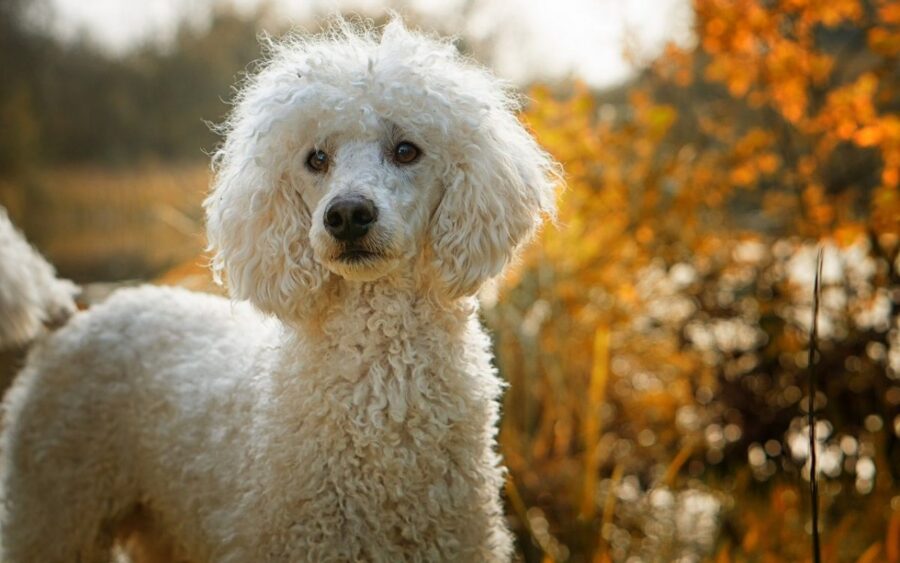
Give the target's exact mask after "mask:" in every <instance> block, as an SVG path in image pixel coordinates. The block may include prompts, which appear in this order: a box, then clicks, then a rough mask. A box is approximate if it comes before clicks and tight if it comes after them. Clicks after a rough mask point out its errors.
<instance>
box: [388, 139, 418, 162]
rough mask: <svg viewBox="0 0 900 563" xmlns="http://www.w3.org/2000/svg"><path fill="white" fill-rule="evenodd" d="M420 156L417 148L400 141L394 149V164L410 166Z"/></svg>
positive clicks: (407, 142)
mask: <svg viewBox="0 0 900 563" xmlns="http://www.w3.org/2000/svg"><path fill="white" fill-rule="evenodd" d="M420 154H422V153H421V151H420V150H419V147H417V146H416V145H414V144H412V143H410V142H409V141H402V142H400V143H398V144H397V146H396V147H394V162H396V163H397V164H412V163H413V162H415V161H416V160H417V159H418V158H419V155H420Z"/></svg>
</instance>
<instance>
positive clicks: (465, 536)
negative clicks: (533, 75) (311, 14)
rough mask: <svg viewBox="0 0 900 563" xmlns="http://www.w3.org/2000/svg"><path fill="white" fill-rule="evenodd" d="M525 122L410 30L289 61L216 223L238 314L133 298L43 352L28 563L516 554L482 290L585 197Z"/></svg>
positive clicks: (218, 180)
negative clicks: (564, 187) (561, 210)
mask: <svg viewBox="0 0 900 563" xmlns="http://www.w3.org/2000/svg"><path fill="white" fill-rule="evenodd" d="M517 109H518V101H517V99H516V97H515V96H514V95H513V94H512V91H511V89H510V88H509V87H507V86H506V85H505V84H503V83H502V82H501V81H499V80H498V79H496V78H495V77H493V76H492V75H491V74H490V73H489V72H488V71H486V70H485V69H483V68H481V67H479V66H478V65H477V64H475V63H473V62H470V61H468V60H466V59H465V58H464V57H462V56H461V55H460V54H459V53H458V52H457V51H456V49H455V48H454V46H453V45H452V43H450V42H448V41H444V40H440V39H437V38H434V37H431V36H426V35H423V34H421V33H418V32H414V31H410V30H408V29H406V28H405V27H404V25H403V24H402V23H401V22H400V21H399V20H396V19H394V20H393V21H391V22H390V23H389V24H387V25H386V26H385V27H384V28H383V29H382V30H380V31H379V30H375V29H371V28H363V29H360V28H354V27H353V26H351V25H350V24H348V23H346V22H343V21H337V22H336V23H334V24H333V25H332V26H331V28H330V30H329V31H327V32H325V33H323V34H321V35H319V36H316V37H311V38H291V39H288V40H284V41H281V42H277V43H273V44H272V45H271V46H270V52H269V55H268V58H267V60H266V62H264V63H263V64H262V65H261V67H260V69H259V70H258V72H256V73H255V75H253V76H251V77H250V78H248V79H247V80H246V82H245V84H243V86H242V87H241V89H240V92H239V94H238V95H237V99H236V102H235V107H234V109H233V112H232V114H231V116H230V118H229V119H228V120H227V122H226V123H225V125H224V126H223V129H222V130H223V134H224V136H225V140H224V143H223V145H222V146H221V148H220V149H219V150H218V151H217V153H216V154H215V156H214V170H215V177H214V180H213V185H212V188H211V191H210V194H209V196H208V198H207V199H206V201H205V204H204V207H205V211H206V219H207V234H208V240H209V252H210V254H211V256H212V259H211V267H212V270H213V273H214V275H215V276H216V278H217V279H218V280H220V281H221V282H222V283H224V284H225V285H226V286H227V288H228V291H229V294H230V297H231V300H230V301H229V300H227V299H224V298H220V297H215V296H211V295H205V294H199V293H191V292H188V291H185V290H179V289H173V288H161V287H140V288H136V289H124V290H120V291H118V292H116V293H115V294H114V295H113V296H111V297H110V298H109V299H108V300H107V301H106V302H104V303H103V304H101V305H98V306H95V307H93V308H91V309H90V310H88V311H86V312H81V313H78V314H76V315H74V316H73V317H72V318H71V319H70V320H69V321H68V323H67V324H66V325H65V326H64V327H63V328H61V329H59V330H58V331H56V332H54V333H52V334H51V335H49V336H47V337H46V338H44V339H42V340H39V341H38V342H36V343H35V344H34V346H33V349H32V350H31V352H30V354H29V358H28V361H27V364H26V366H25V368H24V369H23V370H22V372H21V373H20V374H19V376H18V377H17V379H16V382H15V383H14V385H13V387H12V388H11V390H10V391H9V393H8V394H7V396H6V398H5V401H4V412H3V417H4V419H3V420H4V422H3V433H2V437H0V453H2V456H0V495H2V513H0V560H2V561H3V562H4V563H25V562H28V563H33V562H35V561H40V562H42V563H63V562H65V563H71V562H74V561H78V562H81V563H95V562H101V561H103V562H105V561H108V560H109V558H110V550H111V547H112V546H113V545H114V542H115V540H116V538H117V537H122V536H121V534H123V533H124V534H126V535H127V542H126V543H125V546H126V548H128V549H131V550H132V553H133V554H139V555H135V557H137V558H146V559H149V558H153V557H157V558H164V559H166V560H174V561H192V562H206V561H215V562H222V563H248V562H254V563H255V562H297V561H508V560H509V559H510V558H511V556H512V551H513V546H512V538H511V534H510V532H509V530H508V527H507V525H506V522H505V518H504V514H503V509H502V503H501V489H502V486H503V484H504V479H505V473H504V469H503V467H502V464H501V459H500V456H499V454H498V452H497V444H496V432H497V421H498V409H499V397H500V395H501V391H502V388H503V384H502V383H501V380H500V379H499V377H498V375H497V373H496V370H495V368H494V367H493V365H492V354H491V349H490V348H491V347H490V341H489V338H488V337H487V335H486V334H485V332H484V331H483V329H482V328H481V326H480V323H479V320H478V301H477V298H476V293H477V292H478V290H479V288H481V287H482V286H483V285H484V284H485V283H486V282H488V281H489V280H491V279H492V278H495V277H497V276H499V275H501V273H502V272H503V271H504V269H505V268H506V266H507V265H508V264H509V263H510V261H511V260H513V259H514V258H515V256H516V254H517V252H518V251H519V250H520V249H521V247H522V246H523V245H524V244H525V243H526V242H527V241H528V240H529V239H530V238H532V236H533V234H534V233H535V231H536V230H537V229H538V228H539V226H540V225H541V224H542V223H543V222H544V221H545V220H546V219H547V218H549V217H551V216H552V215H553V212H554V208H555V200H556V191H557V190H556V188H557V186H558V185H559V172H558V165H557V164H556V163H555V162H554V161H553V159H552V158H551V157H550V156H549V155H548V154H547V153H546V152H544V151H543V150H542V149H541V148H540V147H539V146H538V144H537V143H536V141H535V140H534V138H533V137H532V136H531V135H530V134H529V132H528V131H527V130H526V128H525V127H523V125H522V124H521V123H520V122H519V120H518V119H517V117H516V111H517ZM123 529H124V530H125V532H122V530H123ZM129 546H130V547H129ZM154 554H156V555H154ZM160 554H162V555H160Z"/></svg>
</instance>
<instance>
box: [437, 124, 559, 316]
mask: <svg viewBox="0 0 900 563" xmlns="http://www.w3.org/2000/svg"><path fill="white" fill-rule="evenodd" d="M557 168H558V165H556V164H555V162H554V161H553V160H552V159H551V158H550V157H549V156H548V155H547V153H545V152H544V151H543V150H542V149H541V148H540V147H539V146H538V145H537V143H536V142H535V140H534V139H533V138H532V136H531V135H530V134H529V133H528V131H526V130H525V128H524V127H523V126H522V124H521V123H520V122H519V121H518V119H517V118H516V116H515V115H514V114H513V113H512V111H510V110H509V109H507V108H493V109H489V110H487V113H486V114H485V115H484V118H483V119H481V120H480V123H479V124H478V125H477V126H476V128H475V129H474V130H473V131H471V137H470V141H469V142H468V143H467V144H466V146H465V147H464V149H463V153H462V154H461V155H460V156H459V158H458V159H457V162H455V163H454V164H453V166H451V167H450V170H449V172H448V174H447V175H446V176H445V178H444V194H443V199H442V200H441V202H440V204H439V206H438V209H437V210H436V212H435V217H434V219H433V223H432V227H431V229H432V231H431V234H432V241H433V252H434V266H435V268H436V270H437V273H438V278H439V283H440V287H441V288H442V290H443V291H445V292H447V293H448V294H449V296H450V297H451V298H457V297H463V296H467V295H472V294H474V293H475V292H477V291H478V289H479V288H480V287H481V285H482V284H483V283H484V282H485V281H487V280H489V279H490V278H493V277H495V276H497V275H499V274H500V273H501V272H502V271H503V269H504V267H505V266H506V265H507V264H508V263H509V261H510V259H511V258H512V257H513V256H515V253H516V251H517V249H518V248H519V247H520V246H521V245H522V244H523V243H524V242H526V241H527V240H528V239H529V238H530V237H531V235H532V234H533V233H534V231H535V229H536V228H537V227H538V225H540V223H541V222H542V220H543V219H544V218H545V217H546V216H547V215H552V214H553V212H554V209H555V203H556V201H555V200H556V197H555V192H556V190H555V188H556V186H557V184H558V180H559V174H558V173H557Z"/></svg>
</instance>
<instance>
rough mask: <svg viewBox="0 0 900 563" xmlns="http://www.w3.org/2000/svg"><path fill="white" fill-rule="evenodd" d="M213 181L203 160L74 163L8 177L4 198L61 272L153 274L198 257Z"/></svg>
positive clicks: (105, 276) (88, 276)
mask: <svg viewBox="0 0 900 563" xmlns="http://www.w3.org/2000/svg"><path fill="white" fill-rule="evenodd" d="M208 186H209V168H208V166H206V165H204V164H194V165H182V166H162V165H155V166H154V165H147V166H141V167H137V168H130V169H124V168H123V169H110V168H102V167H72V168H64V169H60V170H51V171H46V172H41V173H37V174H35V175H33V176H30V177H28V179H27V180H19V181H17V182H8V183H6V184H5V185H3V186H2V189H0V204H2V205H4V206H6V207H7V209H9V211H10V215H11V216H12V218H13V220H14V221H15V222H16V223H17V224H18V225H20V226H21V227H22V228H23V229H24V231H25V233H26V235H27V236H28V238H29V240H30V241H32V242H33V243H34V244H35V245H36V246H37V247H38V248H40V249H41V251H42V252H43V253H44V254H45V255H46V256H47V257H48V258H49V259H50V261H51V262H52V263H53V264H54V265H55V266H56V267H57V269H58V270H59V271H60V273H61V274H62V275H64V276H67V277H70V278H72V279H73V280H76V281H79V282H90V281H99V280H104V281H111V280H121V279H133V278H139V279H140V278H145V279H146V278H152V277H154V276H156V275H159V274H160V273H161V272H164V271H165V270H167V269H168V268H170V267H173V266H176V265H178V264H181V263H182V262H184V261H189V260H191V259H199V257H200V255H201V252H202V249H203V247H204V245H205V239H204V235H203V222H202V210H201V209H200V204H201V202H202V201H203V198H204V196H205V194H206V191H207V189H208Z"/></svg>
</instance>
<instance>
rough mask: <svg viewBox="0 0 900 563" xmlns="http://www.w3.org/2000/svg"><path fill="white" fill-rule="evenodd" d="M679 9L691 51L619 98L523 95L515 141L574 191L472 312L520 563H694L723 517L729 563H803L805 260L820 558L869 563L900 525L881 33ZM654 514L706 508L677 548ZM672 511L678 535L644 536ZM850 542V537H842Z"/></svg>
mask: <svg viewBox="0 0 900 563" xmlns="http://www.w3.org/2000/svg"><path fill="white" fill-rule="evenodd" d="M693 4H694V10H695V15H696V23H695V28H696V33H697V44H696V45H695V46H693V47H689V48H679V47H676V46H670V47H669V48H668V49H667V50H666V51H665V53H664V54H663V55H662V56H661V57H659V59H658V60H656V61H655V62H654V63H653V64H652V65H651V67H650V69H648V71H647V72H646V73H644V74H643V75H642V76H641V77H640V78H639V79H638V80H637V81H636V82H635V83H633V84H630V85H627V86H626V87H623V89H622V90H621V91H617V92H612V93H608V94H607V96H608V97H607V98H604V96H603V95H600V96H596V95H594V94H592V93H591V92H589V91H587V90H586V89H585V88H584V87H581V86H578V85H576V86H575V88H574V89H573V90H572V91H571V92H569V93H568V94H564V93H557V94H555V95H554V94H553V93H552V92H551V91H550V90H548V89H546V88H536V89H534V90H533V91H532V97H533V99H534V100H533V103H532V104H531V106H530V109H529V111H528V112H527V114H526V119H527V120H528V122H529V123H530V124H531V126H532V127H533V128H534V130H535V132H536V133H537V135H538V137H539V139H540V140H541V142H542V143H543V144H544V146H546V147H548V149H549V150H550V151H551V152H552V153H553V154H554V155H555V156H556V157H557V158H559V159H560V160H561V162H562V163H563V164H564V166H565V169H566V172H567V179H568V184H569V189H568V190H567V192H566V193H565V197H564V198H563V199H562V209H561V213H560V228H559V229H549V230H548V232H547V233H546V234H545V237H544V242H543V244H542V245H541V246H540V247H538V248H536V249H534V250H533V251H532V252H531V253H530V254H529V255H528V256H527V258H526V261H525V264H524V266H523V268H522V270H521V271H520V272H519V273H518V275H516V276H513V277H512V278H510V279H509V280H508V282H507V291H508V295H507V296H506V298H505V300H504V301H503V302H501V304H500V305H498V306H497V307H496V308H495V309H493V310H490V311H489V312H488V320H489V322H490V323H491V325H492V326H494V327H495V330H496V333H497V339H498V349H499V354H500V365H501V369H502V370H503V372H504V374H506V376H507V377H508V378H509V379H510V380H511V381H512V385H511V389H510V393H509V395H508V399H507V406H506V415H505V417H504V419H503V423H504V426H503V429H502V435H503V444H504V454H505V455H506V458H507V460H508V461H509V465H510V467H511V473H512V478H513V479H512V485H511V487H512V489H511V497H512V498H513V499H518V506H519V507H520V510H519V511H518V513H519V514H518V516H519V521H520V523H521V528H520V531H521V533H522V534H523V538H527V539H525V541H523V545H524V546H525V547H526V554H527V558H528V559H529V560H531V559H532V558H533V559H534V560H537V558H538V557H539V556H538V554H542V555H541V556H546V555H549V556H550V557H552V558H556V559H561V558H565V557H564V556H573V557H575V556H577V558H579V559H582V560H583V559H588V558H591V557H593V558H594V560H596V561H605V560H610V559H613V560H624V559H625V558H626V557H627V556H628V555H634V554H636V555H639V556H641V555H646V556H649V557H657V558H658V557H662V558H663V559H669V560H674V559H677V558H678V557H682V556H684V557H691V558H696V557H710V556H712V554H713V552H712V551H711V550H712V549H713V547H712V545H711V544H706V545H703V544H702V542H701V543H698V542H697V541H695V540H696V537H695V536H696V534H694V532H696V531H697V529H698V527H699V526H700V523H701V522H703V521H705V520H704V518H705V516H704V514H705V515H706V516H709V515H710V514H711V516H710V517H711V518H713V519H714V520H715V519H716V518H719V519H721V518H722V515H725V519H724V521H722V520H720V523H719V525H722V526H724V528H723V529H724V530H725V531H726V533H725V534H723V535H721V536H720V539H719V546H720V549H722V550H724V551H723V553H724V554H725V555H724V556H725V557H730V555H729V554H730V553H731V551H730V550H731V549H732V548H735V547H737V548H740V549H745V550H749V551H752V552H755V553H760V554H761V555H765V556H767V557H773V558H776V559H780V560H798V559H801V558H802V557H804V555H805V553H806V547H805V546H806V545H807V542H806V540H805V532H804V528H803V520H802V518H801V516H802V510H803V507H804V504H803V503H799V502H797V501H796V499H797V498H798V497H797V495H799V494H804V493H803V491H805V487H800V486H799V485H800V484H802V479H801V475H802V471H803V466H804V464H805V463H806V461H807V455H808V452H806V451H804V450H803V443H804V442H803V439H802V436H803V433H804V432H805V431H806V429H805V426H804V424H805V423H804V422H803V419H802V418H801V414H802V410H801V405H802V404H804V399H803V397H804V394H805V392H804V389H805V385H804V381H805V379H804V378H805V375H806V372H805V367H806V366H805V360H804V358H803V353H804V346H805V334H806V332H807V330H808V324H809V291H810V288H809V282H810V281H811V279H812V272H813V271H814V266H813V256H814V248H813V247H814V244H815V242H816V241H820V240H827V241H830V243H829V244H831V245H832V246H831V251H830V252H829V254H828V256H827V257H826V260H827V261H828V263H830V264H831V265H830V266H828V265H826V268H827V271H826V280H825V281H826V292H825V311H826V313H825V315H824V317H825V319H824V320H823V321H822V322H823V323H825V326H823V327H820V329H821V332H820V333H821V334H822V337H823V340H824V342H823V344H822V371H823V373H824V374H826V375H825V385H824V389H823V390H824V393H823V394H822V396H821V397H818V398H817V404H818V405H819V407H820V408H821V409H822V411H821V413H820V416H821V419H822V424H824V425H825V426H824V427H823V429H822V431H821V432H820V437H821V438H822V440H823V442H822V443H821V444H820V446H821V448H822V452H823V460H826V461H823V465H825V466H826V467H825V468H823V471H825V472H826V473H825V474H824V475H823V478H831V479H833V483H831V484H829V485H826V486H825V487H823V491H824V496H825V499H824V501H823V502H824V506H825V507H826V516H827V517H828V519H827V520H826V522H827V524H828V526H829V528H831V527H832V526H838V525H839V526H841V527H842V529H845V531H844V532H842V535H838V534H836V535H835V538H833V539H834V542H833V543H832V544H829V545H830V546H831V547H829V549H831V550H832V551H831V552H830V553H831V555H830V556H831V557H832V558H833V559H834V560H847V559H848V558H855V557H857V556H859V555H860V554H861V553H862V552H863V551H866V550H867V549H870V548H871V551H870V553H880V554H881V556H884V554H885V552H884V551H879V550H882V549H883V544H882V543H877V542H879V541H880V540H883V539H885V538H886V537H889V536H888V535H886V534H887V533H888V532H887V528H888V522H889V521H890V518H891V516H890V515H891V514H892V510H893V511H896V510H897V509H898V507H900V501H898V502H895V504H897V505H898V506H895V507H893V509H892V508H891V506H890V503H889V502H888V501H886V500H885V499H888V500H889V499H890V494H892V493H891V491H894V492H895V491H896V485H895V483H896V482H897V479H900V446H898V436H897V432H898V430H896V429H895V428H898V425H900V418H898V417H900V337H898V327H897V317H898V311H900V275H898V267H900V264H898V249H900V205H898V202H900V197H898V164H900V159H898V154H900V153H898V147H900V120H898V117H897V110H898V104H900V93H898V80H900V65H898V52H900V45H898V42H900V30H898V25H900V10H898V8H897V5H896V2H881V1H859V0H840V1H834V2H828V3H824V2H809V1H805V0H777V1H774V2H772V1H762V0H740V1H736V2H733V1H723V0H695V1H694V3H693ZM607 99H612V100H616V99H621V100H624V102H623V103H612V102H609V101H606V100H607ZM829 267H830V268H831V269H830V270H829V269H828V268H829ZM606 340H608V341H609V345H608V347H606V346H605V345H604V346H598V345H597V342H605V341H606ZM536 350H540V351H541V353H540V354H538V353H537V352H536ZM597 388H602V389H604V390H605V391H604V392H602V393H601V392H592V390H594V389H597ZM601 399H602V400H601ZM603 429H605V432H603V431H602V430H603ZM807 472H808V470H807ZM700 478H702V479H703V484H701V483H700V481H699V480H698V479H700ZM629 479H632V480H629ZM754 482H770V483H786V484H789V485H793V486H794V487H793V489H792V490H793V491H795V493H794V494H795V498H794V500H792V501H790V502H783V500H784V498H786V497H784V490H791V487H790V486H788V487H787V489H777V490H775V489H769V488H766V487H760V488H755V487H752V483H754ZM831 485H833V486H831ZM673 489H676V490H677V489H686V490H685V491H684V492H685V493H687V492H689V491H693V492H696V493H698V494H700V493H703V494H706V495H707V497H694V498H693V500H692V501H691V502H692V503H693V504H694V505H696V506H701V505H702V506H707V507H711V508H709V510H708V511H707V513H701V512H702V511H701V512H698V513H696V514H694V516H692V517H691V518H689V520H691V522H683V523H682V522H681V521H678V522H676V521H674V518H676V515H677V514H687V513H690V506H689V505H688V504H687V501H684V502H683V501H682V493H678V494H673V493H672V492H671V491H672V490H673ZM766 491H772V495H776V496H777V498H779V499H782V500H780V501H778V502H775V500H774V499H775V496H769V494H768V492H766ZM700 498H706V499H707V500H704V501H701V500H698V499H700ZM754 499H757V500H754ZM617 500H618V501H620V502H617ZM707 501H708V502H707ZM754 503H762V505H760V504H754ZM767 503H770V504H771V506H766V504H767ZM861 503H866V504H867V506H869V507H870V508H869V509H868V510H866V511H865V512H864V513H860V512H859V506H860V505H861ZM515 504H517V503H514V505H515ZM737 504H740V507H738V506H737ZM729 506H733V507H734V511H733V512H730V513H729V512H728V511H727V508H728V507H729ZM748 506H754V508H755V510H753V509H748ZM642 507H643V508H642ZM666 507H669V508H672V507H675V508H674V510H675V512H674V513H673V516H672V518H673V520H672V521H669V522H665V523H663V524H661V525H657V524H655V523H654V522H656V521H655V520H654V519H653V517H652V516H653V515H654V514H656V515H659V514H663V513H665V511H664V509H665V508H666ZM779 507H780V508H779ZM770 509H771V510H775V509H778V510H783V511H786V512H782V513H778V514H770V515H768V516H767V517H766V518H767V519H768V520H770V521H777V522H779V528H778V534H774V533H772V532H773V529H770V528H767V527H766V526H767V525H768V524H764V521H763V520H759V519H757V520H754V519H753V518H755V517H753V516H752V515H753V514H758V513H759V512H760V511H762V512H763V514H765V513H766V510H770ZM635 512H639V513H641V514H643V518H640V519H637V518H635V517H634V513H635ZM729 514H730V515H729ZM853 519H857V521H859V520H860V519H861V520H864V521H865V522H867V525H866V526H863V527H861V528H860V529H855V530H854V533H850V532H849V531H847V528H848V526H850V525H851V524H850V523H851V522H852V521H853ZM723 522H724V523H723ZM673 530H674V531H673ZM692 534H693V535H692ZM754 537H755V538H756V539H754ZM786 538H790V541H785V539H786ZM876 543H877V545H876ZM728 545H730V546H732V547H731V548H729V547H728ZM529 550H533V551H529ZM704 550H705V551H704ZM726 560H728V559H726Z"/></svg>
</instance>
